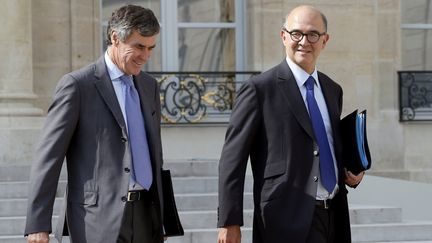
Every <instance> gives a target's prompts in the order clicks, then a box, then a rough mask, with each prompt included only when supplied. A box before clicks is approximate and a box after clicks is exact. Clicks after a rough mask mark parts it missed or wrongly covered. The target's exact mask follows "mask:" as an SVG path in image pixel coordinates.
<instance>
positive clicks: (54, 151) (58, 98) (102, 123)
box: [25, 56, 163, 243]
mask: <svg viewBox="0 0 432 243" xmlns="http://www.w3.org/2000/svg"><path fill="white" fill-rule="evenodd" d="M134 82H135V86H136V88H137V90H138V93H139V95H140V99H141V107H142V111H143V116H144V120H145V125H146V131H147V137H148V141H149V150H150V156H151V161H152V168H153V184H152V187H153V188H155V190H154V192H155V193H154V194H155V198H156V199H158V200H156V201H157V203H162V200H163V198H162V191H161V188H162V187H161V168H162V145H161V138H160V117H161V114H160V98H159V88H158V85H157V82H156V80H155V79H154V78H152V77H150V76H149V75H147V74H145V73H143V72H141V73H140V74H139V75H137V76H134ZM36 153H37V157H36V160H35V161H34V163H33V166H32V171H31V176H30V189H29V192H30V195H29V199H28V212H27V223H26V229H25V234H26V235H27V234H29V233H33V232H41V231H48V232H51V230H52V228H51V216H52V212H53V203H54V199H55V196H56V188H57V184H58V180H59V175H60V171H61V167H62V164H63V160H64V158H65V156H66V164H67V171H68V185H67V192H66V195H65V203H64V205H63V207H62V209H61V212H60V215H59V220H58V225H57V230H56V232H55V234H56V237H57V238H58V239H59V240H61V235H62V233H63V230H65V229H64V226H65V221H66V222H67V225H68V230H69V233H70V235H71V237H72V239H73V241H74V242H79V243H86V242H88V243H99V242H100V243H102V242H103V243H109V242H112V243H114V242H116V240H117V237H118V234H119V229H120V225H121V221H122V216H123V211H124V207H125V201H124V196H126V194H127V191H128V185H129V177H130V174H129V170H128V169H127V168H130V167H131V154H130V150H129V142H128V136H127V130H126V125H125V121H124V118H123V115H122V112H121V109H120V106H119V104H118V101H117V98H116V94H115V92H114V88H113V85H112V82H111V80H110V78H109V75H108V72H107V69H106V65H105V61H104V57H103V56H102V57H101V58H99V59H98V61H96V62H95V63H92V64H90V65H89V66H87V67H84V68H82V69H80V70H78V71H74V72H72V73H69V74H66V75H65V76H64V77H63V78H62V79H61V80H60V82H59V84H58V86H57V88H56V92H55V96H54V100H53V103H52V105H51V106H50V108H49V110H48V115H47V118H46V123H45V125H44V128H43V130H42V136H41V141H40V146H39V148H38V149H37V151H36ZM156 194H157V195H156ZM157 203H156V205H157ZM158 208H161V207H158ZM159 212H160V215H159V216H160V217H162V214H163V212H162V210H160V211H159ZM161 230H162V229H161Z"/></svg>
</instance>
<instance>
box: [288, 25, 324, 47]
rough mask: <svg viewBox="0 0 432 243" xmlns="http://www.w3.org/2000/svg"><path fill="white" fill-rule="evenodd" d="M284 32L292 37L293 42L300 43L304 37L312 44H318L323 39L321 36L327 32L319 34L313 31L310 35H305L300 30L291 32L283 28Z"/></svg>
mask: <svg viewBox="0 0 432 243" xmlns="http://www.w3.org/2000/svg"><path fill="white" fill-rule="evenodd" d="M282 30H283V31H285V32H287V33H288V34H289V35H290V37H291V40H293V41H295V42H300V41H301V40H303V36H306V39H307V40H308V41H309V43H311V44H313V43H316V42H317V41H318V40H319V39H320V38H321V36H323V35H325V34H326V32H323V33H319V32H316V31H311V32H309V33H303V32H300V31H298V30H293V31H289V30H287V29H285V28H282Z"/></svg>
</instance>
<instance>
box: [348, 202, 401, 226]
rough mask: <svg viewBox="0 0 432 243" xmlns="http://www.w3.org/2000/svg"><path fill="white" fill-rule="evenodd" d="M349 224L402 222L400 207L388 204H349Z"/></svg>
mask: <svg viewBox="0 0 432 243" xmlns="http://www.w3.org/2000/svg"><path fill="white" fill-rule="evenodd" d="M349 209H350V222H351V224H377V223H399V222H402V209H401V208H399V207H390V206H372V205H357V204H350V205H349Z"/></svg>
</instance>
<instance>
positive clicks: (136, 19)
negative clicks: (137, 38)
mask: <svg viewBox="0 0 432 243" xmlns="http://www.w3.org/2000/svg"><path fill="white" fill-rule="evenodd" d="M159 30H160V26H159V21H158V20H157V18H156V16H155V15H154V13H153V11H151V10H150V9H147V8H143V7H141V6H137V5H126V6H123V7H121V8H119V9H117V10H115V11H114V12H113V13H112V15H111V19H110V20H109V21H108V28H107V40H106V43H107V45H108V46H110V45H111V44H112V43H111V34H112V33H113V32H116V33H117V34H118V36H119V38H120V40H121V41H125V40H126V39H127V38H128V37H129V36H130V35H131V34H132V33H133V32H134V31H138V33H139V34H140V35H142V36H144V37H150V36H154V35H156V34H158V33H159Z"/></svg>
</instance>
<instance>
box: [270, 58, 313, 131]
mask: <svg viewBox="0 0 432 243" xmlns="http://www.w3.org/2000/svg"><path fill="white" fill-rule="evenodd" d="M277 78H278V80H277V84H278V86H279V88H280V90H281V91H282V94H283V96H284V97H285V98H286V100H287V105H288V107H289V108H290V109H291V111H292V113H293V114H294V117H295V118H296V119H297V121H298V123H299V124H300V126H302V127H303V129H304V130H305V131H306V133H307V134H309V136H310V137H312V138H314V137H315V136H314V133H313V129H312V124H311V121H310V118H309V113H308V112H307V110H306V106H305V103H304V101H303V98H302V96H301V93H300V90H299V88H298V86H297V83H296V81H295V79H294V75H293V74H292V72H291V70H290V68H289V66H288V64H287V63H286V61H285V60H284V61H282V63H281V64H279V66H278V67H277Z"/></svg>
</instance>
